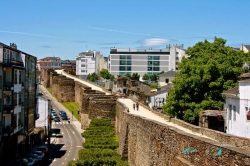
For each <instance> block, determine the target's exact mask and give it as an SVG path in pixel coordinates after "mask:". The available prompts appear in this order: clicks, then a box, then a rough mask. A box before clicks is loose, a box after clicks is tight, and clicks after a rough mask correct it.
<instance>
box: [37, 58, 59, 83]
mask: <svg viewBox="0 0 250 166" xmlns="http://www.w3.org/2000/svg"><path fill="white" fill-rule="evenodd" d="M37 68H38V70H39V71H40V72H41V74H40V76H39V81H43V79H44V69H51V68H61V59H60V58H59V57H45V58H42V59H39V60H38V61H37Z"/></svg>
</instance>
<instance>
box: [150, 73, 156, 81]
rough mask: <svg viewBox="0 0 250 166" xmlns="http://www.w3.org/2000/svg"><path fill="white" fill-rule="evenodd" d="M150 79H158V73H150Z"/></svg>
mask: <svg viewBox="0 0 250 166" xmlns="http://www.w3.org/2000/svg"><path fill="white" fill-rule="evenodd" d="M150 80H151V81H157V80H158V75H156V74H155V73H154V74H152V75H151V76H150Z"/></svg>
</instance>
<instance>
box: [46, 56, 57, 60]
mask: <svg viewBox="0 0 250 166" xmlns="http://www.w3.org/2000/svg"><path fill="white" fill-rule="evenodd" d="M42 59H43V60H61V58H60V57H55V56H52V57H49V56H48V57H45V58H42Z"/></svg>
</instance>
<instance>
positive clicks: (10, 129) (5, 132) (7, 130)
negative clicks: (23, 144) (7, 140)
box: [3, 125, 14, 136]
mask: <svg viewBox="0 0 250 166" xmlns="http://www.w3.org/2000/svg"><path fill="white" fill-rule="evenodd" d="M13 132H14V128H13V127H12V126H11V125H8V126H6V127H4V128H3V135H4V136H7V135H11V133H13Z"/></svg>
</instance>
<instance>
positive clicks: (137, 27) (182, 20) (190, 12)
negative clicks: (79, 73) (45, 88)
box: [0, 0, 250, 59]
mask: <svg viewBox="0 0 250 166" xmlns="http://www.w3.org/2000/svg"><path fill="white" fill-rule="evenodd" d="M249 6H250V0H106V1H104V0H40V1H38V0H35V1H34V0H11V1H10V0H8V1H7V0H5V1H1V10H0V20H1V26H0V42H2V43H5V44H8V45H9V43H11V42H14V43H16V44H17V46H18V49H20V50H22V51H24V52H27V53H29V54H31V55H34V56H36V57H38V59H40V58H43V57H46V56H58V57H61V58H62V59H74V58H75V56H77V55H78V54H79V53H80V52H83V51H86V50H98V51H100V52H101V53H102V54H103V55H104V56H108V55H109V51H110V47H117V48H129V47H130V48H141V47H142V48H151V47H152V48H164V47H166V45H168V44H184V47H185V48H188V47H190V46H193V45H194V44H195V43H197V42H198V41H203V40H204V39H208V40H209V41H212V40H213V38H214V36H217V37H222V38H224V39H226V40H227V44H228V45H230V46H233V47H240V45H241V44H242V43H243V44H250V33H249V30H250V20H249V9H250V8H249Z"/></svg>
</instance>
